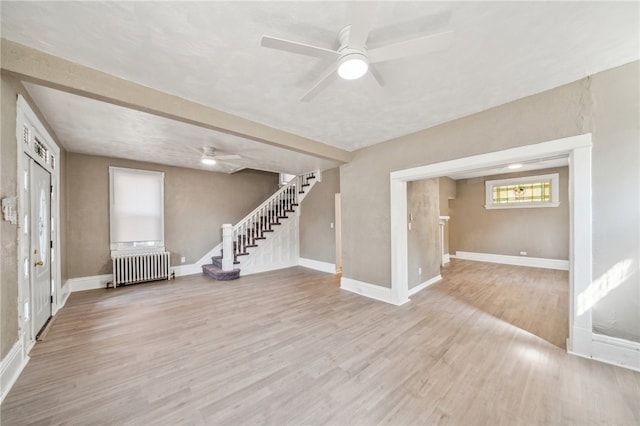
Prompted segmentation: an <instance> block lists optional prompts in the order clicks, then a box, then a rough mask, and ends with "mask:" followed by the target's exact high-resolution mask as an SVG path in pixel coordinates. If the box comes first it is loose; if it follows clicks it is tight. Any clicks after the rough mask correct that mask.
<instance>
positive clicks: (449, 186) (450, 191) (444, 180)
mask: <svg viewBox="0 0 640 426" xmlns="http://www.w3.org/2000/svg"><path fill="white" fill-rule="evenodd" d="M438 191H439V197H440V216H449V200H453V199H454V198H456V181H455V180H453V179H451V178H448V177H446V176H443V177H441V178H438Z"/></svg>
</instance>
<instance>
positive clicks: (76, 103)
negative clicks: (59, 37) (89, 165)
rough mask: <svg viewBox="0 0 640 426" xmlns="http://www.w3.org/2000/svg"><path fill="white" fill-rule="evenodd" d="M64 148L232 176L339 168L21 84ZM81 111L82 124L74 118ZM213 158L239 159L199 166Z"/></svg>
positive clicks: (294, 154)
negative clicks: (206, 155) (209, 151)
mask: <svg viewBox="0 0 640 426" xmlns="http://www.w3.org/2000/svg"><path fill="white" fill-rule="evenodd" d="M25 87H26V88H27V90H28V91H29V94H30V95H31V97H32V98H33V99H34V100H35V102H36V103H37V104H38V106H39V107H40V108H41V109H42V111H46V118H47V122H49V124H50V125H51V127H52V128H53V129H55V132H56V135H57V136H58V138H60V139H61V140H63V141H64V144H65V148H66V149H67V150H69V151H71V152H77V153H81V154H92V155H102V156H109V157H114V156H115V157H119V158H126V159H129V160H144V161H147V162H151V163H159V164H168V165H172V166H178V167H187V168H192V169H201V170H210V171H216V172H224V173H233V172H235V171H238V170H241V169H244V168H254V169H260V170H265V171H270V172H275V173H279V172H283V173H292V174H301V173H305V172H308V171H310V170H326V169H330V168H333V167H336V166H338V165H339V164H338V163H336V162H333V161H329V160H323V159H319V158H315V157H312V156H310V155H305V154H300V153H296V152H293V151H289V150H285V149H281V148H276V147H272V146H270V145H266V144H263V143H259V142H254V141H250V140H248V139H244V138H239V137H237V136H232V135H228V134H225V133H220V132H216V131H213V130H209V129H204V128H202V127H196V126H192V125H189V124H185V123H182V122H179V121H175V120H170V119H168V118H163V117H158V116H155V115H151V114H147V113H145V112H140V111H134V110H131V109H128V108H124V107H121V106H117V105H111V104H107V103H104V102H100V101H96V100H93V99H89V98H83V97H80V96H76V95H72V94H69V93H65V92H60V91H58V90H54V89H49V88H45V87H42V86H38V85H35V84H31V83H25ZM70 111H71V112H75V113H78V112H81V113H80V114H81V119H77V117H75V114H74V113H70ZM208 146H212V147H215V148H216V155H218V154H230V153H232V154H239V155H240V156H241V157H242V158H240V159H236V160H225V161H223V160H219V161H218V162H217V164H215V165H213V166H209V165H204V164H202V163H201V162H200V157H201V156H202V153H203V147H208Z"/></svg>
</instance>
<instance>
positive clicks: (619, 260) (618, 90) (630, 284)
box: [591, 62, 640, 341]
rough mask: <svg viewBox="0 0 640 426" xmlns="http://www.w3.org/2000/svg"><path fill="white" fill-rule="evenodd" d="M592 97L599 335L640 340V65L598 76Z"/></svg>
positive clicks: (596, 320) (595, 315)
mask: <svg viewBox="0 0 640 426" xmlns="http://www.w3.org/2000/svg"><path fill="white" fill-rule="evenodd" d="M591 87H592V90H591V93H592V96H593V105H594V111H593V117H594V118H593V120H594V126H593V129H592V131H593V138H594V141H595V143H594V146H593V205H594V206H595V207H594V214H593V279H594V280H595V282H596V283H597V285H599V286H601V287H599V288H601V289H606V290H605V291H604V293H603V294H602V295H601V296H599V297H598V298H597V300H596V301H595V302H596V303H595V305H594V307H593V328H594V330H595V331H597V332H598V333H602V334H605V335H609V336H614V337H620V338H625V339H630V340H635V341H640V66H639V63H638V62H635V63H633V64H632V65H629V66H625V67H620V68H616V69H613V70H611V71H608V72H603V73H600V74H596V75H595V76H594V77H593V79H592V84H591Z"/></svg>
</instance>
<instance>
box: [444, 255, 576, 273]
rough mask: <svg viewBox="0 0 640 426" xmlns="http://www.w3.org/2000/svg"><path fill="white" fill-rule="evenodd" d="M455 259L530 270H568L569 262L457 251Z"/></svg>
mask: <svg viewBox="0 0 640 426" xmlns="http://www.w3.org/2000/svg"><path fill="white" fill-rule="evenodd" d="M450 257H454V258H456V259H464V260H474V261H477V262H489V263H502V264H504V265H517V266H530V267H532V268H545V269H557V270H560V271H568V270H569V261H568V260H561V259H545V258H543V257H524V256H509V255H506V254H491V253H474V252H469V251H457V252H456V254H455V256H450Z"/></svg>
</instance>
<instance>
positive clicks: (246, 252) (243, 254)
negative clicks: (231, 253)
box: [236, 251, 249, 256]
mask: <svg viewBox="0 0 640 426" xmlns="http://www.w3.org/2000/svg"><path fill="white" fill-rule="evenodd" d="M248 255H249V252H248V251H245V252H242V253H236V256H248Z"/></svg>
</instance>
